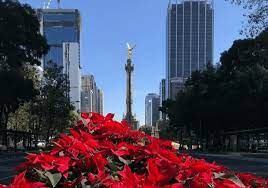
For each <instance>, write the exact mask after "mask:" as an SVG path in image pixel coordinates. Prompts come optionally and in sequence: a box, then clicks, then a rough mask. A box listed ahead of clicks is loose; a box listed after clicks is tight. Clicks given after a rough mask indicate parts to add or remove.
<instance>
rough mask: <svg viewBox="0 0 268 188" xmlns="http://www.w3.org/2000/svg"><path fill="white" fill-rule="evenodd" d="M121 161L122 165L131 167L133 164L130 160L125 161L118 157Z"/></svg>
mask: <svg viewBox="0 0 268 188" xmlns="http://www.w3.org/2000/svg"><path fill="white" fill-rule="evenodd" d="M118 159H119V161H121V162H122V163H124V164H126V165H129V164H131V161H130V160H125V159H123V158H122V157H118Z"/></svg>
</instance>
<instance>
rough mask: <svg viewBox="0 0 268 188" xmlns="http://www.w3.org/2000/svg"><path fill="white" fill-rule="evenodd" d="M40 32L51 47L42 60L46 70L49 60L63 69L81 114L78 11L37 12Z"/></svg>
mask: <svg viewBox="0 0 268 188" xmlns="http://www.w3.org/2000/svg"><path fill="white" fill-rule="evenodd" d="M37 15H38V18H39V20H40V31H41V33H42V34H43V35H44V36H45V37H46V39H47V42H48V44H49V47H50V49H49V52H48V54H47V55H45V56H44V57H43V59H42V66H43V68H44V69H46V65H47V63H48V62H49V61H52V62H53V63H56V64H57V65H59V66H62V67H63V73H64V74H66V75H67V78H68V79H69V89H70V95H69V97H70V102H71V103H73V104H74V106H75V108H76V110H78V111H80V108H81V106H80V104H81V99H80V97H81V95H80V93H81V91H80V90H81V70H80V69H81V67H80V14H79V11H78V10H77V9H37Z"/></svg>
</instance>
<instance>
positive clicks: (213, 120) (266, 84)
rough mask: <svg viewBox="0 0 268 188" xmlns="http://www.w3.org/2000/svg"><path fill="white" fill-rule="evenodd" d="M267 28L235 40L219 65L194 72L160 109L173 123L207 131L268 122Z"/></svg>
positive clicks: (245, 126)
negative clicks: (267, 114)
mask: <svg viewBox="0 0 268 188" xmlns="http://www.w3.org/2000/svg"><path fill="white" fill-rule="evenodd" d="M267 37H268V29H266V30H265V31H263V32H262V33H261V34H260V35H258V36H257V37H256V38H254V39H252V38H250V39H244V40H236V41H234V43H233V45H232V47H231V48H230V49H229V50H227V51H225V52H223V53H222V55H221V59H220V62H221V63H220V64H219V65H218V66H213V65H212V64H207V67H206V69H205V70H203V71H196V72H193V73H192V75H191V77H190V78H189V79H188V80H187V81H186V83H185V88H184V90H183V91H181V92H180V93H178V96H177V98H176V100H175V101H166V102H165V103H164V104H163V108H162V109H161V110H162V111H163V112H165V113H167V114H168V115H169V118H170V120H171V124H172V125H173V126H174V127H181V126H185V125H186V126H187V127H188V128H189V129H193V130H196V132H200V131H201V130H200V126H202V127H203V128H202V129H203V130H205V131H206V132H207V133H213V132H219V131H224V130H233V129H248V128H256V127H264V126H267V124H268V117H267V116H266V115H265V113H266V112H267V111H268V59H267V58H268V45H267Z"/></svg>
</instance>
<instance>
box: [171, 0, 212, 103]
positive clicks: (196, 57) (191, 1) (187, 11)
mask: <svg viewBox="0 0 268 188" xmlns="http://www.w3.org/2000/svg"><path fill="white" fill-rule="evenodd" d="M213 25H214V8H213V1H209V0H181V1H179V2H176V3H170V4H169V6H168V11H167V28H166V32H167V35H166V36H167V39H166V45H167V46H166V55H167V57H166V58H167V60H166V62H167V63H166V80H167V87H166V92H167V98H170V99H174V98H175V97H176V95H177V93H178V91H180V90H181V89H183V86H184V82H185V80H186V79H187V78H188V77H190V76H191V73H192V72H193V71H196V70H203V69H204V68H205V67H206V64H207V63H208V62H213V42H214V41H213V38H214V29H213V27H214V26H213Z"/></svg>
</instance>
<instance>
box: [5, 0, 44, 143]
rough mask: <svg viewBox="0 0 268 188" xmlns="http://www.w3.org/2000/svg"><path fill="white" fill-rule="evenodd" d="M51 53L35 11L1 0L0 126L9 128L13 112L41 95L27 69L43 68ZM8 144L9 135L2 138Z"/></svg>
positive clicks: (26, 6)
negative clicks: (44, 57) (37, 66)
mask: <svg viewBox="0 0 268 188" xmlns="http://www.w3.org/2000/svg"><path fill="white" fill-rule="evenodd" d="M47 51H48V45H47V43H46V40H45V38H43V37H42V35H41V34H40V30H39V21H38V19H37V17H36V15H35V11H34V10H33V9H32V8H31V7H30V6H28V5H21V4H20V3H16V2H13V1H10V0H7V1H0V86H1V92H0V126H1V129H4V130H6V129H7V123H8V117H9V114H10V113H11V112H15V110H16V109H18V107H19V106H20V105H22V104H23V103H24V102H27V101H30V100H31V99H32V98H33V97H34V96H36V95H38V91H37V90H36V88H34V84H33V81H32V80H31V79H29V78H27V74H26V73H27V70H28V69H30V68H31V67H32V66H34V65H40V61H39V59H40V58H41V57H42V56H43V55H44V54H46V53H47ZM3 142H4V144H6V135H4V136H3Z"/></svg>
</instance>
